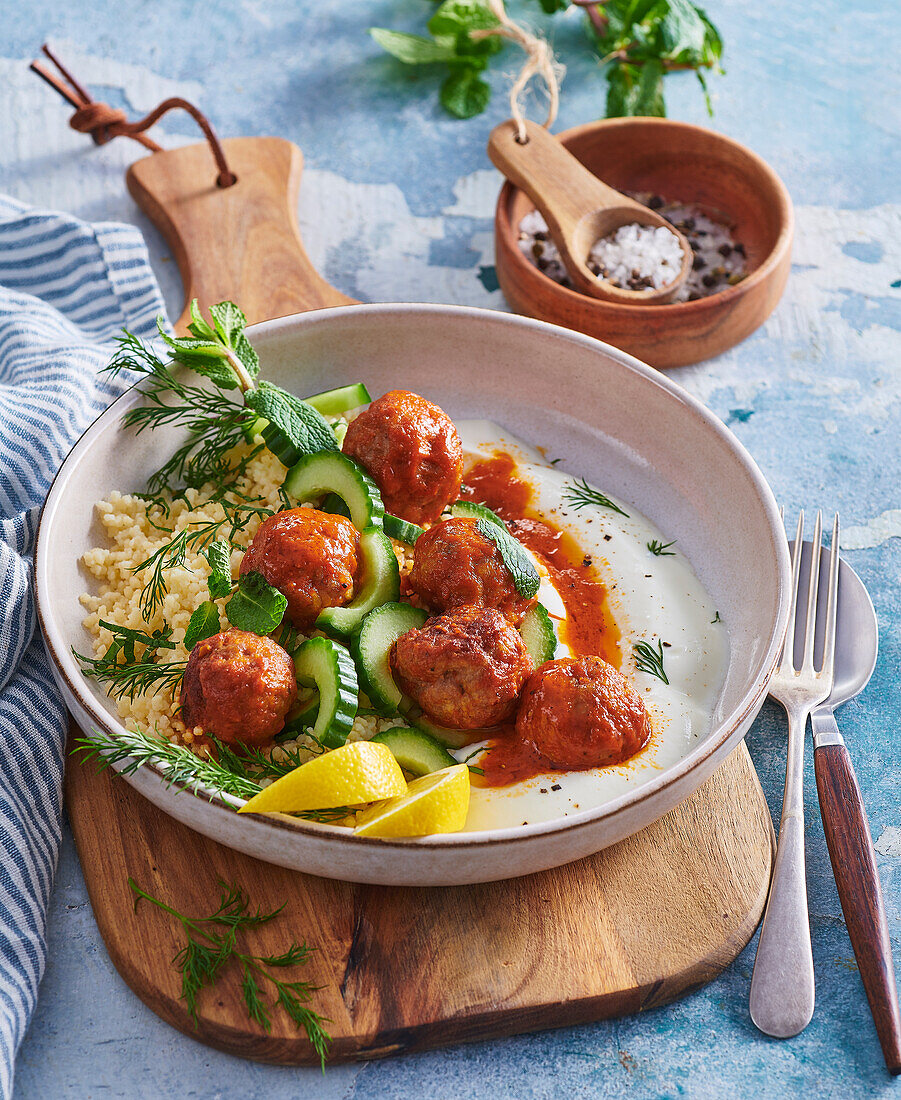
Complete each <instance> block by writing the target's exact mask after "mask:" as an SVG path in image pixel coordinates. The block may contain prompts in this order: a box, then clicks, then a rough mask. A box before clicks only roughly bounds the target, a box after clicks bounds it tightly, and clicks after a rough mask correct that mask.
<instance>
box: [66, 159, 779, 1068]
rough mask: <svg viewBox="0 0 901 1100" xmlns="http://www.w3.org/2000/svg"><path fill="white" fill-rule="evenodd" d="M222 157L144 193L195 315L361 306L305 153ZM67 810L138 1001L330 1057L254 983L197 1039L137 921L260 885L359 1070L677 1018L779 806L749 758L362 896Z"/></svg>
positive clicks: (115, 798) (242, 1040) (746, 935)
mask: <svg viewBox="0 0 901 1100" xmlns="http://www.w3.org/2000/svg"><path fill="white" fill-rule="evenodd" d="M225 148H226V153H227V156H228V158H229V162H230V165H231V166H232V169H233V171H235V173H236V174H237V176H238V182H237V183H236V184H235V185H234V187H232V188H229V189H227V190H219V189H218V188H217V187H216V186H215V182H214V172H213V170H212V167H211V162H210V159H209V150H208V148H207V147H206V146H189V147H187V148H184V149H177V150H173V151H169V152H164V153H157V154H154V155H153V156H151V157H147V158H146V159H144V160H141V161H139V162H138V163H137V164H135V165H134V166H133V167H132V169H131V170H130V172H129V176H128V185H129V189H130V190H131V193H132V195H133V196H134V197H135V198H136V200H137V201H138V203H139V204H140V205H141V206H142V207H143V209H144V210H146V211H147V212H148V213H149V214H150V216H151V217H152V218H153V219H154V220H155V221H156V223H157V225H159V227H160V229H161V230H162V231H163V233H164V234H165V235H166V237H167V239H168V241H169V243H170V245H171V247H172V248H173V250H174V252H175V255H176V257H177V259H178V262H179V266H180V268H181V271H182V275H183V278H184V283H185V287H186V292H187V295H188V298H190V297H191V296H197V297H198V298H200V300H201V302H202V303H203V304H205V305H206V304H209V303H210V302H215V301H218V300H220V299H222V298H232V299H234V300H235V301H237V302H239V303H240V304H241V306H242V308H244V310H245V311H246V313H247V314H248V316H249V318H250V320H252V321H258V320H262V319H264V318H266V317H273V316H279V315H284V314H288V313H294V312H299V311H302V310H307V309H316V308H321V307H323V306H328V305H347V304H352V303H351V299H349V298H347V297H345V296H344V295H343V294H341V293H339V292H338V291H337V290H335V289H333V288H332V287H330V286H329V285H328V284H327V283H325V282H324V280H322V279H321V277H320V276H319V275H318V274H317V273H316V272H315V271H314V269H313V267H312V265H311V264H310V261H309V259H308V258H307V256H306V253H305V252H304V250H303V246H302V244H301V240H300V235H299V231H298V227H297V222H296V217H295V213H294V210H295V204H296V198H297V190H298V186H299V181H300V173H301V165H302V160H301V156H300V151H299V150H298V149H297V148H296V147H295V146H293V145H291V144H290V143H288V142H285V141H280V140H278V139H273V138H261V139H256V138H241V139H235V140H232V141H228V142H226V143H225ZM184 322H185V319H184V316H183V317H182V319H181V320H180V322H179V327H180V328H183V326H184ZM184 797H185V798H190V797H191V795H189V794H185V795H184ZM66 799H67V806H68V812H69V818H70V821H71V823H72V829H73V832H74V834H75V841H76V844H77V847H78V852H79V856H80V858H81V864H82V868H83V870H84V875H85V879H86V882H87V886H88V892H89V895H90V898H91V903H92V905H93V908H94V913H95V915H96V918H97V922H98V925H99V927H100V931H101V934H102V935H103V938H104V940H105V942H106V945H107V947H108V949H109V952H110V956H111V958H112V960H113V962H114V964H115V966H116V968H117V970H118V971H119V973H120V974H121V975H122V977H123V978H124V980H125V981H126V982H127V983H128V985H129V986H130V987H131V988H132V989H133V990H134V992H135V993H137V995H138V996H139V997H140V998H141V1000H142V1001H144V1003H145V1004H147V1005H148V1006H149V1007H150V1008H152V1009H153V1010H154V1012H156V1013H157V1014H158V1015H159V1016H161V1017H162V1018H163V1019H164V1020H166V1021H167V1022H168V1023H170V1024H172V1025H173V1026H174V1027H176V1028H178V1029H179V1030H181V1031H183V1032H184V1033H185V1034H187V1035H190V1036H192V1037H193V1038H196V1039H199V1040H200V1041H202V1042H205V1043H208V1044H209V1045H211V1046H214V1047H217V1048H218V1049H220V1050H225V1051H228V1052H229V1053H231V1054H238V1055H241V1056H244V1057H247V1058H254V1059H258V1060H261V1061H267V1062H278V1063H286V1064H298V1065H300V1064H313V1063H315V1062H316V1056H315V1054H314V1052H313V1050H312V1048H311V1047H310V1044H309V1043H308V1042H307V1040H306V1038H305V1037H304V1035H303V1033H302V1032H298V1031H296V1030H295V1028H294V1026H293V1024H291V1023H290V1022H289V1021H288V1020H287V1019H286V1018H285V1017H284V1016H283V1015H282V1014H281V1013H278V1012H274V1013H273V1019H272V1031H271V1032H270V1033H267V1032H265V1031H264V1030H263V1029H262V1028H261V1027H258V1026H257V1025H255V1024H253V1023H251V1022H250V1021H249V1019H248V1017H247V1014H246V1011H245V1008H244V1004H243V1000H242V996H241V990H240V984H239V977H240V976H239V974H238V973H237V971H226V972H225V974H224V975H223V977H222V978H221V980H220V981H219V983H217V985H216V986H215V987H214V988H213V989H208V990H205V991H204V992H203V994H202V995H201V998H200V1002H199V1021H198V1025H197V1027H196V1029H195V1027H194V1024H193V1022H192V1020H191V1019H190V1017H189V1015H188V1013H187V1010H186V1008H185V1005H184V1002H183V1001H182V1000H181V999H180V996H179V994H180V978H179V976H178V974H177V972H176V970H175V969H174V967H173V965H172V959H173V956H174V955H175V954H176V952H177V951H178V950H179V948H180V947H181V944H182V939H181V936H182V932H181V928H180V926H179V925H177V924H176V923H175V922H174V921H173V920H171V919H170V918H169V917H168V916H167V915H166V914H164V913H162V912H160V911H159V910H158V909H156V908H155V907H154V906H151V905H149V904H147V903H144V904H143V905H142V906H141V908H139V909H138V911H137V912H135V909H134V904H133V903H134V898H133V895H132V893H131V891H130V889H129V886H128V878H129V877H132V878H134V879H135V880H136V881H137V882H138V883H139V884H140V886H141V887H142V888H143V889H145V890H147V891H149V892H150V893H152V894H154V895H155V896H157V897H159V898H161V899H162V900H164V901H166V902H167V903H168V904H170V905H172V906H174V907H175V908H176V909H178V910H180V911H181V912H183V913H186V914H193V915H205V914H207V913H209V912H211V911H212V910H213V909H214V908H215V907H216V904H217V902H218V897H219V886H218V883H219V880H224V881H226V882H235V883H238V884H239V885H241V886H242V887H244V889H245V890H246V891H247V892H248V894H249V895H250V898H251V899H252V904H253V905H254V906H260V907H262V908H275V907H277V906H278V905H281V904H282V903H283V902H286V903H287V904H286V907H285V910H284V913H283V914H282V916H280V917H279V918H278V919H277V920H275V921H273V922H272V923H270V924H266V925H263V926H261V927H260V928H258V929H256V930H255V931H253V932H252V933H250V934H249V938H248V943H249V944H250V945H251V946H252V949H253V950H254V953H257V954H274V953H278V952H280V951H283V950H284V949H285V948H286V947H287V945H288V943H289V942H290V941H291V940H292V939H295V938H296V939H305V940H306V941H307V943H308V944H310V945H311V946H314V947H316V948H317V951H316V952H315V954H314V955H313V958H312V960H311V961H310V962H309V963H308V964H307V966H306V967H305V968H304V972H303V975H302V976H303V977H305V978H308V979H309V980H311V981H312V982H313V983H314V984H316V985H319V986H321V988H320V989H319V991H318V992H317V993H316V994H315V999H314V1003H313V1006H314V1007H315V1008H316V1010H317V1011H318V1012H320V1013H321V1014H322V1015H324V1016H326V1017H328V1018H329V1020H330V1021H331V1022H330V1024H329V1025H328V1027H329V1031H330V1033H331V1034H332V1036H333V1044H332V1049H331V1059H332V1060H335V1061H340V1060H347V1059H352V1058H376V1057H383V1056H385V1055H389V1054H394V1053H399V1052H402V1051H405V1050H419V1049H426V1048H429V1047H435V1046H441V1045H445V1044H448V1043H454V1042H460V1041H467V1040H476V1039H486V1038H491V1037H494V1036H500V1035H510V1034H515V1033H517V1032H521V1031H529V1030H536V1029H541V1028H549V1027H560V1026H564V1025H568V1024H576V1023H584V1022H586V1021H590V1020H596V1019H601V1018H604V1017H611V1016H618V1015H623V1014H626V1013H630V1012H637V1011H640V1010H642V1009H645V1008H651V1007H654V1006H656V1005H660V1004H663V1003H665V1002H666V1001H669V1000H671V999H673V998H674V997H677V996H679V995H681V994H684V993H686V992H688V991H690V990H692V989H695V988H697V987H699V986H700V985H702V984H704V983H705V982H707V981H709V980H710V979H711V978H713V977H715V976H716V975H717V974H718V973H719V972H720V971H721V970H722V969H723V967H724V966H726V965H728V963H730V962H731V961H732V960H733V959H734V958H735V956H736V955H737V954H738V953H739V951H741V949H742V948H743V947H744V946H745V944H746V943H747V942H748V940H749V939H750V937H751V935H752V934H753V932H754V929H755V927H756V926H757V923H758V921H759V919H760V916H761V913H762V911H763V906H764V901H765V898H766V892H767V888H768V885H769V878H770V868H771V862H772V849H773V835H772V824H771V821H770V816H769V811H768V809H767V806H766V802H765V801H764V798H763V793H762V791H761V789H760V784H759V782H758V780H757V776H756V774H755V772H754V768H753V766H752V764H751V761H750V757H749V756H748V753H747V750H746V749H745V746H744V744H741V745H739V747H738V748H737V749H736V750H735V751H734V752H733V753H732V755H731V756H730V757H729V758H728V759H727V760H726V762H725V763H724V764H723V765H722V766H721V767H720V769H719V770H718V771H717V772H716V773H715V774H714V775H713V776H712V777H711V778H710V779H708V780H707V781H706V782H705V783H704V784H703V785H702V786H701V787H700V788H699V789H698V791H696V792H695V794H694V795H692V796H691V797H690V798H688V799H687V800H686V801H685V802H683V803H682V804H681V805H680V806H678V807H677V808H676V809H674V810H672V811H670V812H669V813H668V814H666V815H665V816H664V817H663V818H661V819H660V820H659V821H657V822H656V823H655V824H653V825H651V826H649V827H648V828H646V829H644V830H643V831H642V832H640V833H637V834H636V835H634V836H632V837H630V838H628V839H627V840H624V841H622V842H621V843H619V844H617V845H615V846H614V847H612V848H608V849H607V850H605V851H603V852H600V853H598V854H597V855H595V856H592V857H590V858H588V859H584V860H581V861H579V862H577V863H572V864H569V865H567V866H565V867H559V868H557V869H555V870H552V871H547V872H544V873H541V874H537V875H531V876H529V877H526V878H521V879H514V880H509V881H505V882H498V883H490V884H486V885H481V886H462V887H448V888H423V889H408V888H402V887H378V886H360V885H351V884H347V883H341V882H332V881H330V880H327V879H319V878H314V877H312V876H309V875H302V874H299V873H297V872H294V871H288V870H284V869H282V868H280V867H275V866H272V865H270V864H265V863H260V862H259V861H257V860H254V859H252V858H250V857H249V856H245V855H242V854H241V853H239V852H235V851H232V850H231V849H229V848H225V847H222V846H221V845H219V844H217V843H215V842H214V841H212V840H209V839H207V838H206V837H203V836H201V835H200V834H198V833H195V832H193V831H192V830H190V829H188V828H187V827H185V826H184V825H180V824H179V823H177V822H176V821H174V820H173V819H172V818H170V817H168V816H167V815H166V814H164V813H162V812H161V811H160V810H158V809H157V808H156V807H155V806H154V805H152V804H151V803H150V802H147V801H146V800H145V799H144V798H142V797H141V796H140V795H139V794H137V793H136V792H135V791H134V789H133V788H132V787H131V786H129V785H128V784H127V783H126V782H125V781H124V780H121V779H119V778H118V777H116V776H114V775H113V774H111V773H109V772H100V773H98V772H97V771H96V770H95V768H94V767H93V766H92V765H90V764H86V765H81V764H78V763H76V761H75V760H74V759H73V758H71V757H70V760H69V765H68V768H67V774H66ZM291 976H292V977H297V976H300V975H299V974H297V972H294V971H292V972H291Z"/></svg>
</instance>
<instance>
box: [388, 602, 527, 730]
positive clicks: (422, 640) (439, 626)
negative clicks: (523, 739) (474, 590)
mask: <svg viewBox="0 0 901 1100" xmlns="http://www.w3.org/2000/svg"><path fill="white" fill-rule="evenodd" d="M391 669H392V671H393V672H394V675H395V677H396V679H397V682H398V686H399V687H400V688H401V689H402V690H403V691H404V692H405V693H406V694H407V695H409V696H410V697H411V698H412V699H414V700H415V701H416V702H417V703H418V704H419V705H420V706H421V707H422V709H423V710H424V711H425V713H426V715H427V716H428V717H429V718H432V719H434V720H435V721H436V722H437V723H438V724H439V725H442V726H449V727H451V728H457V729H466V730H471V729H482V728H484V727H487V726H495V725H497V724H498V722H502V721H503V720H504V719H505V718H507V717H508V716H509V715H510V714H511V713H512V711H513V708H514V706H515V705H516V700H517V697H518V696H519V692H520V690H521V688H522V685H523V684H524V683H525V681H526V679H527V677H528V675H529V673H530V672H531V671H532V659H531V657H530V656H529V653H528V651H527V649H526V647H525V645H524V644H523V640H522V638H521V637H520V636H519V632H518V631H517V630H516V628H515V627H514V626H513V625H512V623H511V622H510V621H509V619H506V618H505V617H504V616H503V615H501V614H500V613H499V612H497V611H494V610H492V609H491V608H490V607H458V608H456V609H455V610H454V611H452V612H450V613H449V614H447V615H439V616H437V617H436V618H433V619H429V620H427V622H425V623H424V624H423V626H422V627H420V628H419V629H417V630H410V631H408V632H407V633H406V634H402V635H401V637H399V638H398V639H397V641H396V642H395V643H394V646H393V647H392V650H391Z"/></svg>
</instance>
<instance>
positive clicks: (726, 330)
mask: <svg viewBox="0 0 901 1100" xmlns="http://www.w3.org/2000/svg"><path fill="white" fill-rule="evenodd" d="M559 138H560V140H561V141H562V142H563V144H564V145H565V146H566V148H567V149H569V151H570V152H571V153H573V154H574V155H575V156H576V157H578V158H579V160H580V161H582V163H583V164H584V165H585V166H586V167H587V168H589V169H590V170H591V171H592V172H594V173H595V175H597V176H600V178H601V179H603V180H604V182H605V183H609V184H610V186H611V187H615V188H616V189H617V190H618V191H650V192H653V193H654V194H657V195H662V196H663V198H664V199H666V200H667V202H686V203H693V204H697V205H699V206H702V207H705V208H707V209H708V210H710V211H711V213H716V214H718V215H721V216H722V217H723V218H724V219H725V220H726V221H728V222H730V223H732V225H733V232H734V235H735V239H736V241H740V242H741V243H742V244H743V245H744V247H745V251H746V253H747V267H748V275H747V277H746V278H745V279H744V280H743V281H742V282H740V283H738V284H737V285H736V286H732V287H728V288H727V289H726V290H722V291H720V292H719V293H717V294H712V295H710V296H709V297H707V298H699V299H697V300H696V301H694V302H677V303H671V304H666V305H648V306H643V305H616V304H613V303H610V302H603V301H600V300H599V299H596V298H590V297H588V296H587V295H585V294H581V293H579V292H578V291H575V290H568V289H567V288H566V287H562V286H560V285H559V284H558V283H555V282H554V281H553V280H552V279H549V278H548V277H547V276H546V275H544V274H542V272H541V271H539V270H538V268H537V267H535V265H534V264H532V263H530V261H529V260H527V259H526V257H525V256H524V255H523V254H522V252H521V251H520V248H519V243H518V242H519V223H520V222H521V221H522V219H523V216H524V215H525V214H527V213H528V212H529V211H530V210H532V209H534V206H533V204H532V202H531V200H530V199H529V198H528V197H527V196H526V195H525V194H523V192H522V191H519V190H518V189H517V188H515V187H513V186H512V185H511V184H510V183H509V182H508V183H505V184H504V186H503V187H502V188H501V193H500V197H499V198H498V203H497V212H496V214H495V222H494V226H495V255H496V264H497V275H498V280H499V281H500V285H501V290H502V291H503V293H504V297H505V298H506V299H507V302H508V303H509V304H510V306H511V307H512V308H513V309H514V310H515V311H516V312H517V313H524V314H527V315H528V316H530V317H537V318H539V319H540V320H542V321H550V322H552V323H553V324H557V325H563V326H564V327H566V328H572V329H576V330H577V331H579V332H584V333H586V334H587V335H589V336H595V337H597V339H599V340H604V341H605V342H606V343H608V344H613V345H614V346H615V347H618V348H622V349H623V351H627V352H630V353H631V354H632V355H634V356H636V358H638V359H641V360H643V361H644V362H646V363H650V364H651V365H652V366H654V367H661V368H662V367H681V366H685V365H686V364H687V363H697V362H699V361H700V360H701V359H709V358H710V357H711V356H713V355H719V354H720V353H721V352H724V351H725V350H726V349H727V348H731V347H733V346H734V345H735V344H737V343H739V342H740V341H741V340H744V339H745V337H746V336H749V335H750V334H751V333H752V332H753V331H754V329H756V328H757V327H758V326H759V325H761V324H762V323H763V322H764V321H765V320H766V318H767V317H769V315H770V314H771V313H772V311H773V309H774V308H775V307H776V303H777V302H778V301H779V299H780V297H781V296H782V291H783V290H784V289H785V281H786V279H787V278H788V272H789V267H790V264H791V243H792V237H793V234H794V215H793V212H792V205H791V199H790V198H789V195H788V191H786V189H785V185H784V184H783V183H782V181H781V180H780V179H779V177H778V176H777V175H776V173H775V172H774V171H773V170H772V168H770V167H769V165H767V164H765V163H764V162H763V161H762V160H761V159H760V157H758V156H757V155H756V154H755V153H752V152H751V151H750V149H746V148H745V146H743V145H740V144H739V143H738V142H737V141H732V140H731V139H730V138H727V137H723V136H722V135H721V134H717V133H715V132H714V131H712V130H706V129H704V128H703V127H701V126H690V125H688V123H685V122H672V121H670V120H669V119H665V118H611V119H604V120H602V121H600V122H590V123H587V124H586V125H584V126H577V127H575V128H574V129H572V130H566V131H564V132H563V133H562V134H560V135H559Z"/></svg>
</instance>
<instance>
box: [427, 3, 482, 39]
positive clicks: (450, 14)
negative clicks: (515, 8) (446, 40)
mask: <svg viewBox="0 0 901 1100" xmlns="http://www.w3.org/2000/svg"><path fill="white" fill-rule="evenodd" d="M498 25H499V24H498V20H497V16H496V15H494V13H493V12H492V11H491V9H490V8H489V7H488V6H487V4H485V3H483V0H444V3H443V4H442V5H441V6H440V7H439V8H438V10H437V11H436V12H435V14H434V15H433V16H432V18H431V19H430V20H429V22H428V28H429V31H430V32H431V33H432V34H433V35H435V37H436V38H437V37H439V36H441V35H454V36H458V35H461V34H467V35H468V34H469V32H470V31H487V30H491V29H492V28H494V27H497V26H498Z"/></svg>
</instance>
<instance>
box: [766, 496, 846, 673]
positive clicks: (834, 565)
mask: <svg viewBox="0 0 901 1100" xmlns="http://www.w3.org/2000/svg"><path fill="white" fill-rule="evenodd" d="M783 512H784V509H780V515H782V514H783ZM822 536H823V517H822V514H821V513H820V512H817V516H816V522H815V524H814V529H813V539H812V540H811V544H810V562H809V571H808V575H807V594H806V605H807V606H806V616H805V619H804V624H805V631H804V644H803V649H802V651H801V654H800V664H799V665H797V666H796V664H795V648H796V646H795V643H796V638H795V635H796V633H797V627H798V626H799V625H800V622H799V619H798V611H799V602H800V591H799V590H800V579H801V559H802V557H803V555H804V512H803V511H802V512H801V513H800V514H799V516H798V530H797V533H796V534H795V541H794V543H793V546H792V599H791V611H790V613H789V629H788V632H787V633H786V636H785V646H784V647H783V651H782V659H781V660H780V662H779V668H778V670H777V671H778V672H780V673H786V672H788V671H789V670H791V671H792V672H807V673H810V674H813V673H814V672H818V673H819V674H820V675H823V674H825V676H826V677H828V678H829V679H830V680H831V679H832V677H833V672H834V664H835V618H836V604H837V601H838V566H839V518H838V513H837V512H836V514H835V519H834V520H833V523H832V544H831V550H830V555H829V579H828V582H827V589H826V609H825V610H826V626H825V630H824V631H823V649H822V664H821V666H820V668H819V669H818V670H816V669H815V668H814V647H815V643H816V633H817V620H818V618H819V615H818V596H819V587H820V558H821V555H822Z"/></svg>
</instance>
